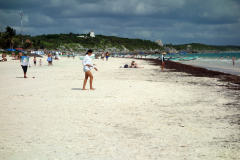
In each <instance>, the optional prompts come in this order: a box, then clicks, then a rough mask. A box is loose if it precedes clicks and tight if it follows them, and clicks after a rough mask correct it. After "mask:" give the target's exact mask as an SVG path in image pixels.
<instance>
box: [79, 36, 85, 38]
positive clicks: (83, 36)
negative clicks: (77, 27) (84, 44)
mask: <svg viewBox="0 0 240 160" xmlns="http://www.w3.org/2000/svg"><path fill="white" fill-rule="evenodd" d="M77 37H81V38H85V37H84V36H77Z"/></svg>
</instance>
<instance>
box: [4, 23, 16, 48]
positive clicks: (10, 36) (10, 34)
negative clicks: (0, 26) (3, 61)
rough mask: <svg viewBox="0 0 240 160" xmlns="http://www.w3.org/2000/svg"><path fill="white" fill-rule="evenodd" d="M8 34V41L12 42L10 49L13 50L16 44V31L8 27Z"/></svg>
mask: <svg viewBox="0 0 240 160" xmlns="http://www.w3.org/2000/svg"><path fill="white" fill-rule="evenodd" d="M5 30H6V33H7V41H8V42H10V48H11V49H13V44H14V43H15V41H16V40H15V38H14V36H15V35H16V30H15V29H13V28H11V27H9V26H7V27H6V28H5Z"/></svg>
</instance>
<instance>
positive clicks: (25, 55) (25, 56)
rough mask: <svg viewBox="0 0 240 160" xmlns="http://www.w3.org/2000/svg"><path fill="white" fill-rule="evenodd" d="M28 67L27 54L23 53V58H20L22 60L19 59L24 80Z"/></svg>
mask: <svg viewBox="0 0 240 160" xmlns="http://www.w3.org/2000/svg"><path fill="white" fill-rule="evenodd" d="M28 65H29V67H31V64H30V61H29V58H28V56H27V53H24V56H22V58H21V66H22V69H23V73H24V78H27V76H26V74H27V68H28Z"/></svg>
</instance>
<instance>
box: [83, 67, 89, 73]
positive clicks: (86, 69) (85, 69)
mask: <svg viewBox="0 0 240 160" xmlns="http://www.w3.org/2000/svg"><path fill="white" fill-rule="evenodd" d="M83 71H84V72H87V71H91V69H90V68H85V67H84V68H83Z"/></svg>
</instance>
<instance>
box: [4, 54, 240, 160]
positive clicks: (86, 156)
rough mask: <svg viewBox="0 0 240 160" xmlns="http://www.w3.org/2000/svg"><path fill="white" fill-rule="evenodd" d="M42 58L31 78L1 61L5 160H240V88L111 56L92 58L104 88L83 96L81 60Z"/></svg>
mask: <svg viewBox="0 0 240 160" xmlns="http://www.w3.org/2000/svg"><path fill="white" fill-rule="evenodd" d="M39 59H40V58H39V57H37V62H39ZM41 59H42V61H43V64H42V67H40V66H39V63H37V66H33V62H32V61H33V58H31V59H30V60H31V65H32V67H31V68H29V69H28V72H27V76H28V78H27V79H24V78H23V71H22V69H21V66H20V62H19V61H16V60H11V58H8V61H7V62H0V81H1V82H2V83H1V84H2V86H1V91H0V99H1V100H0V159H3V160H35V159H36V160H48V159H49V160H53V159H56V160H57V159H59V160H60V159H62V160H65V159H69V160H70V159H72V160H75V159H77V160H115V159H117V160H147V159H149V160H152V159H154V160H184V159H186V160H198V159H202V160H226V159H227V160H233V159H240V158H239V157H240V116H239V115H240V113H239V112H240V110H239V107H240V101H239V92H240V91H239V90H231V89H228V88H227V87H226V86H227V85H232V86H236V87H239V85H237V84H231V82H227V81H219V79H218V78H208V77H194V76H190V75H189V74H188V73H184V72H174V71H173V70H172V69H165V71H164V72H162V71H160V67H159V66H157V65H152V62H151V61H144V60H138V59H137V60H136V63H138V65H139V66H142V67H144V68H143V69H130V68H119V67H120V66H122V67H123V66H124V64H126V63H127V64H130V63H131V60H132V59H130V58H129V59H127V58H109V61H102V60H100V59H94V60H92V62H93V63H94V64H96V67H97V68H98V70H99V71H98V72H97V71H92V73H93V76H94V80H93V87H94V88H96V90H94V91H91V90H88V91H83V90H82V84H83V79H84V72H83V67H82V64H81V61H80V60H79V58H78V57H75V59H74V60H73V59H72V57H71V58H69V59H68V58H66V57H63V58H62V59H61V60H55V61H53V66H47V61H46V59H47V58H46V57H44V58H41ZM33 77H34V78H33ZM86 88H87V89H89V82H88V83H87V87H86Z"/></svg>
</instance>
